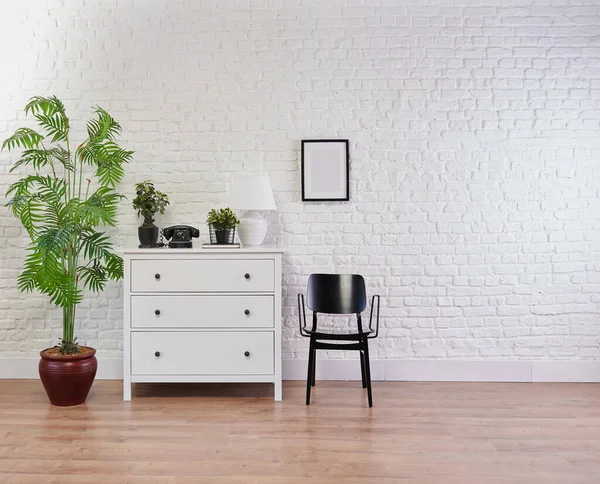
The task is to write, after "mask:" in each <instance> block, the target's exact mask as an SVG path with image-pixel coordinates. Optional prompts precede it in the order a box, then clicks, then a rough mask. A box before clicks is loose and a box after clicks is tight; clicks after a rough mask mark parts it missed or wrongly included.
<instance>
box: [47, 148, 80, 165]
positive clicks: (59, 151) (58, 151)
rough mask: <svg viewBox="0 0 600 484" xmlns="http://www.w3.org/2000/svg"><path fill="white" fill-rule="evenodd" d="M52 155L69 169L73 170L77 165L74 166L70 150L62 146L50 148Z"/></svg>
mask: <svg viewBox="0 0 600 484" xmlns="http://www.w3.org/2000/svg"><path fill="white" fill-rule="evenodd" d="M48 152H49V153H50V155H51V156H52V157H53V158H54V159H55V160H57V161H58V162H59V163H60V164H61V165H62V166H63V167H64V168H65V170H68V171H73V170H74V169H75V167H74V166H73V162H72V161H71V159H70V158H69V152H68V151H67V150H65V149H64V148H63V147H62V146H55V147H53V148H50V149H49V150H48Z"/></svg>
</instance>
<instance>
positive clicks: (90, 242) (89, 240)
mask: <svg viewBox="0 0 600 484" xmlns="http://www.w3.org/2000/svg"><path fill="white" fill-rule="evenodd" d="M80 243H81V245H80V249H79V250H80V251H81V250H83V255H84V257H85V258H86V259H104V258H106V257H108V256H109V255H110V249H112V243H111V242H110V239H109V237H108V235H106V234H105V233H103V232H95V231H93V230H88V231H85V232H83V233H82V234H81V239H80Z"/></svg>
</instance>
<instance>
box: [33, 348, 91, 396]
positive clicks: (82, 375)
mask: <svg viewBox="0 0 600 484" xmlns="http://www.w3.org/2000/svg"><path fill="white" fill-rule="evenodd" d="M55 353H57V352H56V349H55V348H47V349H45V350H43V351H41V352H40V356H41V357H42V359H41V360H40V365H39V371H40V379H41V380H42V384H43V385H44V388H45V389H46V393H47V394H48V398H49V399H50V403H51V404H52V405H57V406H60V407H69V406H72V405H79V404H81V403H83V402H85V399H86V398H87V396H88V393H89V391H90V388H91V387H92V383H93V382H94V377H95V376H96V370H97V368H98V361H97V360H96V350H95V349H94V348H89V347H87V346H82V347H81V354H77V355H61V354H55Z"/></svg>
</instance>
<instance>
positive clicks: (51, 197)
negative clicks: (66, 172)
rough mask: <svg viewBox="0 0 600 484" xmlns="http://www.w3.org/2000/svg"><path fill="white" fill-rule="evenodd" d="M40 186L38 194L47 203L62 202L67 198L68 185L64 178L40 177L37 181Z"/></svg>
mask: <svg viewBox="0 0 600 484" xmlns="http://www.w3.org/2000/svg"><path fill="white" fill-rule="evenodd" d="M35 181H36V182H37V184H38V191H37V193H38V194H39V196H40V197H41V198H42V199H44V200H46V201H55V200H62V199H63V197H64V196H65V191H66V189H67V188H66V184H65V183H64V180H63V179H62V178H53V177H51V176H50V175H48V176H38V177H37V180H35Z"/></svg>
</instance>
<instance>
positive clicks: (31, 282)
mask: <svg viewBox="0 0 600 484" xmlns="http://www.w3.org/2000/svg"><path fill="white" fill-rule="evenodd" d="M29 251H30V252H29V254H28V255H27V257H26V258H25V268H24V269H23V272H22V273H21V275H20V276H19V277H18V279H17V286H18V288H19V289H20V290H21V291H26V292H30V291H32V290H34V289H37V290H38V291H40V292H41V293H43V294H47V295H48V296H50V301H51V302H52V303H53V304H56V305H57V306H60V307H69V306H73V305H75V304H78V303H79V302H81V299H82V293H81V291H80V290H78V289H77V286H76V280H75V278H74V277H72V276H70V275H68V274H65V273H64V269H63V267H62V264H61V263H60V262H59V257H58V254H57V253H56V252H54V251H50V252H44V251H40V250H39V248H38V247H36V246H31V247H30V248H29Z"/></svg>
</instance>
